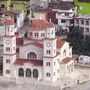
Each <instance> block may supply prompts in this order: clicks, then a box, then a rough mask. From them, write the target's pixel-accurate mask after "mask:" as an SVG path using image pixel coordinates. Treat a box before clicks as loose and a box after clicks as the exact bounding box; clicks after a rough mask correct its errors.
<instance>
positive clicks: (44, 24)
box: [26, 19, 55, 31]
mask: <svg viewBox="0 0 90 90" xmlns="http://www.w3.org/2000/svg"><path fill="white" fill-rule="evenodd" d="M26 27H27V29H29V30H35V31H36V30H46V28H52V27H55V25H54V24H53V23H52V22H48V21H46V20H41V19H37V20H33V21H32V23H31V24H28V25H27V26H26Z"/></svg>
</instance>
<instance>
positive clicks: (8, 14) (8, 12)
mask: <svg viewBox="0 0 90 90" xmlns="http://www.w3.org/2000/svg"><path fill="white" fill-rule="evenodd" d="M4 14H5V15H7V16H11V17H15V16H16V15H15V13H12V12H10V11H6V12H4Z"/></svg>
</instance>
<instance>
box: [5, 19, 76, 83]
mask: <svg viewBox="0 0 90 90" xmlns="http://www.w3.org/2000/svg"><path fill="white" fill-rule="evenodd" d="M5 26H6V30H5V31H6V35H5V36H4V37H3V39H4V51H3V53H4V54H3V76H4V77H7V78H15V79H19V78H22V79H32V80H33V81H34V80H42V81H48V82H54V81H57V80H59V79H60V78H61V75H63V74H65V77H67V75H69V74H71V73H72V72H73V71H74V59H73V58H72V47H71V46H70V45H69V43H68V42H66V41H63V40H61V39H60V38H58V37H56V36H55V25H54V24H53V23H51V22H48V21H46V20H40V19H37V20H33V21H32V23H31V24H29V25H27V26H25V28H26V32H27V37H23V38H16V36H15V35H14V23H10V24H6V25H5ZM12 30H13V31H12ZM20 39H22V40H23V42H22V41H21V40H20ZM69 65H70V67H69ZM61 67H64V68H65V67H68V68H65V69H61ZM68 69H69V71H68ZM61 73H63V74H61Z"/></svg>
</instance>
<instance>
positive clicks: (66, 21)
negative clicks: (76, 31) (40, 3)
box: [49, 2, 77, 31]
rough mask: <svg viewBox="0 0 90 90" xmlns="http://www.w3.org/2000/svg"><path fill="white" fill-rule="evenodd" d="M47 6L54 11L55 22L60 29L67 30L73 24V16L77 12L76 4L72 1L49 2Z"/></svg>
mask: <svg viewBox="0 0 90 90" xmlns="http://www.w3.org/2000/svg"><path fill="white" fill-rule="evenodd" d="M49 8H52V11H55V12H56V23H57V25H59V26H60V27H61V29H62V30H67V31H69V30H70V29H71V28H72V27H73V24H74V20H73V17H74V16H75V15H76V14H77V6H76V5H75V4H74V3H72V2H59V3H54V2H52V3H50V5H49Z"/></svg>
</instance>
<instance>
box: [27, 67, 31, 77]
mask: <svg viewBox="0 0 90 90" xmlns="http://www.w3.org/2000/svg"><path fill="white" fill-rule="evenodd" d="M26 77H31V70H30V69H29V68H28V69H26Z"/></svg>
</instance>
